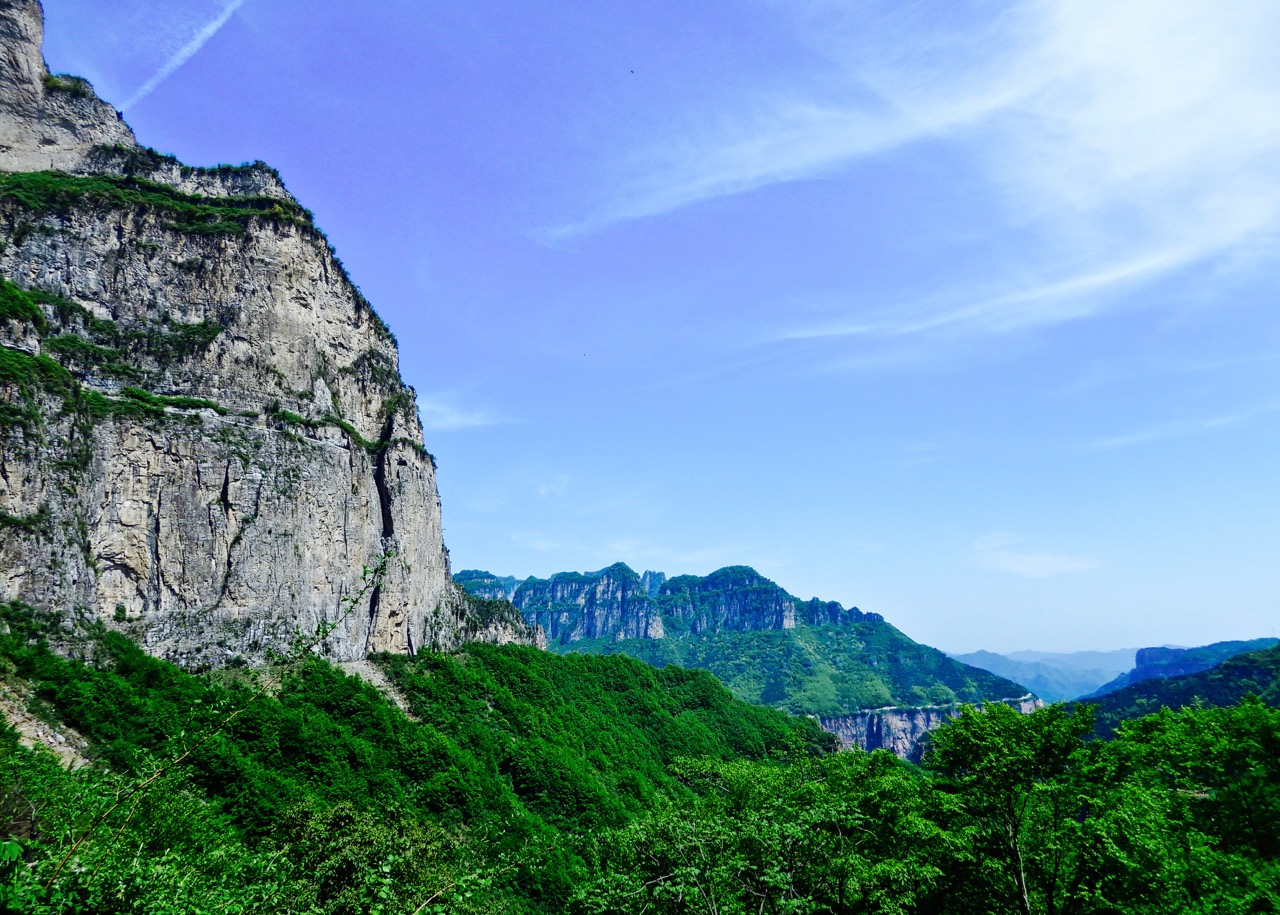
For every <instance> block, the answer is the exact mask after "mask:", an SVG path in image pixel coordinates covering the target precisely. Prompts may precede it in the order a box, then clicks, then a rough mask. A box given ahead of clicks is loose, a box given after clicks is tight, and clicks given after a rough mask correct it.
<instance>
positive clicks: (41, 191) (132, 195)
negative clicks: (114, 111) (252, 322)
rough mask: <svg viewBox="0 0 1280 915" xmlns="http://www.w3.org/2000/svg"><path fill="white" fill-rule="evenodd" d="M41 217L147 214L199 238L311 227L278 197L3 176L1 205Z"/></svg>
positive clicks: (119, 178)
mask: <svg viewBox="0 0 1280 915" xmlns="http://www.w3.org/2000/svg"><path fill="white" fill-rule="evenodd" d="M4 203H12V204H16V205H18V206H20V207H21V208H22V209H24V210H25V211H27V212H30V213H32V214H34V215H37V216H43V215H49V214H65V213H68V212H70V211H71V210H72V209H73V208H74V207H77V206H84V205H86V204H87V205H91V206H98V207H108V208H116V209H128V210H142V211H144V212H155V213H160V214H163V215H165V216H167V217H169V218H170V219H171V220H172V221H171V222H170V224H169V225H170V228H173V229H176V230H177V231H180V232H186V233H189V234H196V235H242V234H244V232H245V229H246V228H247V227H248V225H249V223H250V221H251V220H253V219H264V220H268V221H272V222H277V223H282V224H297V225H304V226H307V227H311V225H312V223H311V217H310V214H309V213H307V212H306V210H304V209H303V208H302V207H300V206H298V205H297V204H296V203H294V202H293V201H292V200H285V199H282V198H279V197H203V196H201V195H199V194H184V193H182V192H181V191H178V190H176V189H174V188H172V187H169V186H168V185H166V184H158V183H156V182H154V181H148V180H147V179H145V178H140V177H136V176H126V175H110V174H101V175H88V176H85V175H68V174H66V173H64V172H11V173H0V204H4Z"/></svg>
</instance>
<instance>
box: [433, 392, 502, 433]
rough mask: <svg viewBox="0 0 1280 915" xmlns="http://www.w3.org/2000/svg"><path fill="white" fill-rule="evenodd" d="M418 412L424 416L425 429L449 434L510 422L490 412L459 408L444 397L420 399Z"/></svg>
mask: <svg viewBox="0 0 1280 915" xmlns="http://www.w3.org/2000/svg"><path fill="white" fill-rule="evenodd" d="M418 412H419V413H420V414H421V415H422V426H423V428H424V429H435V430H437V431H443V432H449V431H452V430H454V429H473V428H476V427H479V426H497V425H501V424H503V423H508V422H510V420H509V419H506V418H505V417H502V416H500V415H498V414H496V413H492V412H490V411H488V410H474V409H471V410H468V409H464V408H461V407H458V406H457V405H456V404H454V403H451V402H450V401H449V400H447V399H445V398H443V397H422V396H419V397H418Z"/></svg>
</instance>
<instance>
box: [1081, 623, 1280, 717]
mask: <svg viewBox="0 0 1280 915" xmlns="http://www.w3.org/2000/svg"><path fill="white" fill-rule="evenodd" d="M1246 696H1256V697H1257V698H1258V699H1260V700H1261V701H1262V702H1264V703H1265V704H1267V705H1269V706H1272V707H1280V645H1276V646H1273V647H1271V648H1266V649H1263V650H1261V651H1250V652H1246V653H1245V654H1238V655H1236V656H1235V657H1233V658H1230V659H1228V660H1226V661H1223V662H1222V663H1221V664H1219V665H1218V666H1217V667H1212V668H1210V669H1209V670H1204V671H1200V672H1199V673H1193V674H1187V675H1185V676H1181V677H1170V678H1168V679H1159V678H1156V679H1150V680H1144V681H1142V682H1141V683H1135V684H1134V685H1133V686H1126V687H1124V688H1123V689H1118V690H1115V691H1114V692H1111V693H1107V694H1106V695H1104V696H1099V697H1097V698H1090V699H1083V700H1081V704H1088V705H1092V706H1094V707H1095V709H1096V712H1095V714H1096V715H1097V721H1098V732H1099V733H1100V734H1103V735H1107V734H1111V733H1113V732H1114V731H1115V729H1116V728H1117V727H1119V726H1120V725H1121V724H1122V723H1123V722H1125V721H1129V720H1131V719H1134V718H1139V717H1141V716H1143V715H1147V714H1150V713H1152V712H1156V711H1159V710H1160V709H1164V708H1168V709H1182V708H1187V707H1189V706H1192V705H1197V704H1200V705H1207V706H1228V705H1234V704H1235V703H1237V702H1239V701H1240V700H1241V699H1243V698H1245V697H1246Z"/></svg>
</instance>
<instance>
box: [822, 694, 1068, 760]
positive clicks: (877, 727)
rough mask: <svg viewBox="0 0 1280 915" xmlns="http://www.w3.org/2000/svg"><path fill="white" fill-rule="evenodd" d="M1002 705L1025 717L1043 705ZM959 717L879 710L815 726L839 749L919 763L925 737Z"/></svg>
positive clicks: (923, 710) (928, 709)
mask: <svg viewBox="0 0 1280 915" xmlns="http://www.w3.org/2000/svg"><path fill="white" fill-rule="evenodd" d="M1005 702H1006V704H1008V705H1011V706H1013V707H1014V708H1016V709H1018V710H1019V711H1020V712H1022V714H1024V715H1028V714H1030V713H1031V712H1033V711H1035V710H1036V709H1038V708H1041V707H1042V706H1043V705H1044V703H1043V702H1042V701H1041V700H1040V699H1037V698H1036V697H1035V696H1030V695H1027V696H1023V697H1022V698H1020V699H1008V700H1005ZM959 714H960V709H959V707H958V706H955V705H941V706H922V707H918V708H882V709H873V710H871V711H866V712H858V713H856V714H853V715H837V716H834V717H830V718H819V719H818V723H819V724H821V725H822V729H823V730H824V731H828V732H830V733H832V734H835V735H836V737H838V738H840V746H841V748H842V749H846V750H847V749H849V748H851V747H858V748H860V749H863V750H868V751H870V750H888V751H889V752H890V753H892V754H894V755H895V756H897V757H899V758H900V759H909V760H911V761H912V762H919V761H920V758H921V756H922V755H923V754H924V748H925V741H924V738H925V735H927V734H928V733H929V732H930V731H932V730H934V729H935V728H937V727H938V726H939V725H942V724H945V723H946V722H947V721H949V720H950V719H952V718H956V717H958V716H959Z"/></svg>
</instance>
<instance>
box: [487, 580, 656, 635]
mask: <svg viewBox="0 0 1280 915" xmlns="http://www.w3.org/2000/svg"><path fill="white" fill-rule="evenodd" d="M511 602H512V603H513V604H515V606H516V607H517V608H518V609H519V610H520V612H521V615H523V617H524V619H525V622H527V623H529V625H531V626H540V627H541V628H542V630H543V631H544V632H546V634H547V639H548V641H549V642H550V643H552V644H557V645H567V644H569V643H570V642H577V641H580V640H582V639H599V638H607V639H614V640H618V639H660V638H662V637H663V635H664V634H665V630H664V628H663V623H662V613H661V611H660V610H659V609H658V606H657V604H656V603H655V602H654V601H653V599H652V598H650V597H649V593H648V591H647V590H646V588H645V585H644V582H643V581H642V580H641V578H640V576H639V575H637V574H636V573H635V572H633V571H632V570H631V569H630V568H629V567H628V566H626V565H625V564H623V563H621V562H619V563H616V564H614V565H611V566H609V567H608V568H607V569H601V570H600V571H599V572H589V573H587V574H585V575H584V574H579V573H577V572H560V573H558V574H556V575H553V576H551V578H550V579H539V578H528V579H526V580H525V581H524V582H522V583H521V584H520V586H519V587H517V588H516V590H515V594H514V595H513V596H512V598H511Z"/></svg>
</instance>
